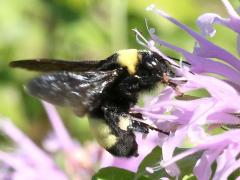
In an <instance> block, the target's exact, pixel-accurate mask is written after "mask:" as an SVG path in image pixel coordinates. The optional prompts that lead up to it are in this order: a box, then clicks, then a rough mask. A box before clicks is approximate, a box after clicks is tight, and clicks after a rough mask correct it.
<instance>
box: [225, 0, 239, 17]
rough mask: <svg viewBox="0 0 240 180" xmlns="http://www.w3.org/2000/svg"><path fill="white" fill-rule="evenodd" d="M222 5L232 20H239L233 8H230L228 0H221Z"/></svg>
mask: <svg viewBox="0 0 240 180" xmlns="http://www.w3.org/2000/svg"><path fill="white" fill-rule="evenodd" d="M222 3H223V4H224V6H225V7H226V9H227V12H228V14H229V16H230V17H232V18H239V15H238V14H237V12H236V11H235V10H234V8H233V7H232V5H231V4H230V2H229V1H228V0H222Z"/></svg>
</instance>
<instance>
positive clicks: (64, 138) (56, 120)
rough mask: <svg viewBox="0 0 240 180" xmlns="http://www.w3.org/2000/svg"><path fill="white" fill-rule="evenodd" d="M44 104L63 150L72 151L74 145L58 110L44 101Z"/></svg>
mask: <svg viewBox="0 0 240 180" xmlns="http://www.w3.org/2000/svg"><path fill="white" fill-rule="evenodd" d="M42 104H43V106H44V108H45V110H46V112H47V115H48V117H49V120H50V122H51V125H52V127H53V129H54V132H55V133H56V136H57V137H58V140H59V143H61V146H62V148H63V149H64V150H68V149H72V148H73V147H74V143H73V142H72V139H71V137H70V135H69V134H68V131H67V130H66V128H65V127H64V125H63V121H62V120H61V118H60V116H59V114H58V113H57V110H56V108H55V107H54V106H53V105H51V104H49V103H47V102H44V101H42Z"/></svg>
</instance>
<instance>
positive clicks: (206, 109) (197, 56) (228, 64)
mask: <svg viewBox="0 0 240 180" xmlns="http://www.w3.org/2000/svg"><path fill="white" fill-rule="evenodd" d="M222 2H223V4H224V5H225V7H226V9H227V12H228V14H229V18H222V17H221V16H219V15H217V14H212V13H207V14H204V15H202V16H200V17H199V18H198V20H197V25H198V27H199V28H200V29H201V33H202V34H198V33H197V32H195V31H193V30H192V29H190V28H189V27H187V26H186V25H184V24H182V23H180V22H179V21H177V20H176V19H174V18H173V17H171V16H169V15H168V14H167V13H165V12H163V11H161V10H159V9H157V8H156V7H155V6H154V5H151V6H149V7H148V8H147V10H149V11H152V12H154V13H156V14H158V15H160V16H161V17H164V18H166V19H167V20H169V21H170V22H172V23H174V24H175V25H177V26H178V27H179V28H181V29H183V30H184V31H185V32H187V33H188V34H189V35H190V36H191V37H193V38H194V39H195V40H196V43H195V47H194V50H193V52H188V51H186V50H184V49H183V48H180V47H177V46H175V45H172V44H170V43H168V42H166V41H164V40H161V39H160V38H159V37H158V36H157V35H156V34H155V30H154V29H153V28H148V31H149V34H150V37H151V40H150V41H146V40H145V39H144V42H142V43H144V45H145V46H147V47H148V48H149V49H150V50H152V51H155V52H160V51H159V50H158V49H156V47H155V46H154V44H160V45H162V46H165V47H167V48H170V49H172V50H174V51H176V52H178V53H180V54H181V55H182V56H183V57H184V58H185V59H186V60H187V61H188V62H189V63H190V64H191V66H190V67H189V66H186V65H184V64H181V65H180V66H181V67H180V68H177V70H176V71H177V73H178V74H179V75H181V76H182V77H183V78H184V79H185V80H186V81H187V83H185V84H181V87H180V88H181V91H182V92H183V93H185V94H186V93H188V92H189V91H191V90H196V89H204V90H206V91H207V94H208V95H207V96H204V97H197V98H190V99H188V100H186V98H185V100H184V98H182V99H181V98H175V97H176V93H175V92H174V91H173V90H171V89H170V88H168V87H167V88H166V89H165V90H164V91H163V92H162V93H161V95H160V96H159V97H156V98H155V99H153V101H151V102H150V103H148V104H147V105H146V106H145V107H144V108H139V107H136V108H135V110H136V111H139V112H141V113H143V114H144V115H145V117H147V118H149V119H151V120H152V121H153V122H155V124H156V125H157V126H158V127H159V128H161V129H162V130H165V131H166V130H168V131H171V134H170V136H169V137H168V138H167V139H166V140H165V141H164V142H163V144H162V145H161V146H162V153H163V157H162V158H163V159H162V161H161V162H160V163H159V165H158V166H156V167H153V168H150V167H148V168H147V170H148V171H149V170H151V171H156V170H160V169H162V168H165V170H166V172H168V174H169V175H171V176H180V173H181V172H180V170H179V169H178V167H177V166H176V164H174V163H176V162H177V161H178V160H180V159H182V158H184V157H187V156H190V155H192V154H194V153H196V152H199V151H203V154H202V156H201V157H200V158H199V159H198V161H197V162H196V164H195V167H194V169H193V174H194V175H195V176H196V177H198V179H209V178H210V177H213V178H214V179H219V177H225V178H227V177H228V176H229V175H230V174H231V173H232V172H234V171H235V170H236V169H237V168H239V167H240V164H239V156H238V155H239V153H240V148H239V147H240V146H239V145H240V144H239V140H237V138H236V139H233V138H232V137H239V136H240V131H239V130H233V129H229V130H228V131H220V132H219V134H218V135H212V132H213V130H214V129H216V128H218V127H221V126H223V125H239V124H240V119H239V116H237V115H236V114H238V113H239V112H240V105H239V102H240V96H239V85H240V81H239V79H240V78H239V77H240V59H238V58H237V57H236V56H234V55H233V54H231V53H230V52H228V51H227V50H225V49H224V48H222V47H220V46H218V45H216V44H214V43H212V42H210V41H209V40H207V39H206V38H205V36H207V35H208V36H214V34H215V33H216V30H215V29H214V28H213V25H214V24H216V23H218V24H221V25H224V26H226V27H228V28H230V29H231V30H233V31H234V32H235V33H237V36H238V38H237V51H238V53H239V35H240V31H239V29H240V16H239V15H238V14H237V12H236V11H235V10H234V9H233V7H232V6H231V4H230V3H229V2H228V1H227V0H222ZM138 36H139V34H138ZM138 41H140V40H138ZM162 54H163V53H162V52H161V54H160V55H162ZM214 58H215V59H214ZM216 59H217V60H216ZM167 60H168V59H167ZM175 68H176V66H175ZM209 74H215V76H211V75H209ZM217 77H219V78H217ZM173 80H174V79H173ZM176 80H177V78H176ZM186 140H188V141H189V142H191V144H192V146H193V147H192V148H191V149H189V150H186V151H185V152H182V153H180V154H177V155H174V151H175V149H176V148H177V147H182V146H183V144H184V142H185V141H186ZM214 162H216V163H217V169H216V171H215V172H212V169H211V166H212V164H213V163H214ZM223 179H224V178H223Z"/></svg>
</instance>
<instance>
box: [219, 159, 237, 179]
mask: <svg viewBox="0 0 240 180" xmlns="http://www.w3.org/2000/svg"><path fill="white" fill-rule="evenodd" d="M239 168H240V159H238V160H237V161H236V162H235V163H234V164H233V165H231V166H230V167H229V168H228V169H226V170H225V172H224V173H223V174H222V177H221V179H227V178H228V176H229V175H230V174H231V173H232V172H234V171H235V170H238V169H239Z"/></svg>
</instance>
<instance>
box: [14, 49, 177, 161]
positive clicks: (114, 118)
mask: <svg viewBox="0 0 240 180" xmlns="http://www.w3.org/2000/svg"><path fill="white" fill-rule="evenodd" d="M10 66H11V67H18V68H25V69H28V70H35V71H41V72H44V74H43V75H41V76H39V77H36V78H35V79H33V80H31V81H30V82H29V83H28V84H27V85H26V90H27V92H28V93H29V94H30V95H32V96H34V97H37V98H40V99H42V100H44V101H47V102H49V103H52V104H55V105H60V106H69V107H71V108H72V110H73V111H74V112H75V113H76V115H78V116H80V117H81V116H83V115H85V114H86V113H87V114H88V115H89V117H90V118H89V125H90V127H91V128H92V129H93V133H94V135H95V136H96V139H97V141H98V142H99V144H100V145H101V146H102V147H103V148H105V149H106V150H107V151H108V152H110V153H111V154H112V155H114V156H119V157H131V156H138V144H137V142H136V138H135V134H134V132H141V133H148V132H149V129H151V130H156V131H159V132H161V133H165V134H168V133H167V132H163V131H161V130H160V129H157V128H155V127H153V126H150V125H148V124H146V123H144V122H142V121H141V120H143V117H142V115H141V114H140V113H131V112H130V108H132V107H133V106H134V105H135V104H136V103H137V100H138V95H139V93H140V92H142V91H148V90H151V89H153V88H154V87H155V86H156V85H157V84H158V83H159V82H162V83H165V84H169V85H171V86H174V84H173V83H170V82H169V80H168V77H175V74H174V72H173V71H172V69H171V67H170V64H169V63H168V62H167V61H166V60H165V59H164V58H162V57H161V56H160V55H158V54H157V53H155V52H151V51H147V50H137V49H127V50H120V51H118V52H116V53H115V54H113V55H111V56H110V57H108V58H106V59H104V60H101V61H64V60H50V59H35V60H20V61H12V62H11V63H10Z"/></svg>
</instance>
